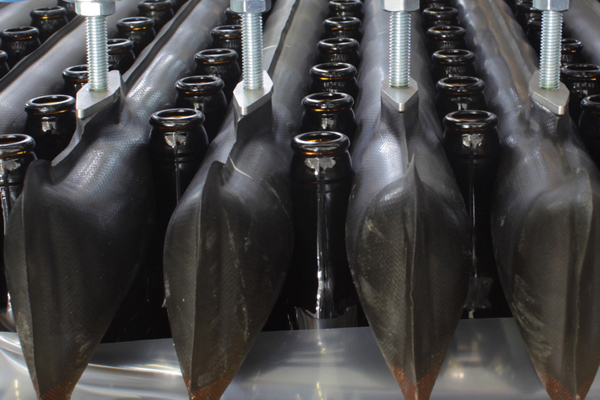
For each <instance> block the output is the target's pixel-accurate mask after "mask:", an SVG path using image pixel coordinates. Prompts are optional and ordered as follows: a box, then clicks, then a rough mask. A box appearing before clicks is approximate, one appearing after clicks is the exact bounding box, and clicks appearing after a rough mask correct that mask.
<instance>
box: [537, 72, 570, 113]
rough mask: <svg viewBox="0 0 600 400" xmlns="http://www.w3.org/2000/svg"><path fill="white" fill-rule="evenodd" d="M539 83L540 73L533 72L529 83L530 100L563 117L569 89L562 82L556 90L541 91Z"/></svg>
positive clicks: (565, 111) (567, 102) (567, 103)
mask: <svg viewBox="0 0 600 400" xmlns="http://www.w3.org/2000/svg"><path fill="white" fill-rule="evenodd" d="M539 81H540V72H539V71H535V72H534V73H533V76H532V77H531V80H530V81H529V96H530V97H531V99H532V100H533V101H535V102H536V103H538V104H540V105H542V106H544V107H546V108H547V109H549V110H550V111H552V112H553V113H554V114H556V115H565V114H566V113H567V106H568V105H569V96H570V93H569V89H567V87H566V86H565V84H564V83H562V82H561V83H560V85H559V88H558V90H546V89H541V88H540V85H539Z"/></svg>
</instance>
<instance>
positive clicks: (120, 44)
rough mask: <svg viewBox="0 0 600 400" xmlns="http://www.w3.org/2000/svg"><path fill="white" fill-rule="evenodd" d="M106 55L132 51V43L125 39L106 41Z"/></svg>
mask: <svg viewBox="0 0 600 400" xmlns="http://www.w3.org/2000/svg"><path fill="white" fill-rule="evenodd" d="M106 44H107V46H108V54H114V53H120V52H122V51H130V50H133V41H132V40H130V39H125V38H114V39H108V41H107V42H106Z"/></svg>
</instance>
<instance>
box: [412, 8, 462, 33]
mask: <svg viewBox="0 0 600 400" xmlns="http://www.w3.org/2000/svg"><path fill="white" fill-rule="evenodd" d="M421 22H422V23H423V28H425V29H429V28H431V27H433V26H438V25H445V26H448V25H450V26H458V25H459V24H458V10H457V9H456V8H454V7H449V6H438V7H429V8H426V9H424V10H423V12H422V18H421Z"/></svg>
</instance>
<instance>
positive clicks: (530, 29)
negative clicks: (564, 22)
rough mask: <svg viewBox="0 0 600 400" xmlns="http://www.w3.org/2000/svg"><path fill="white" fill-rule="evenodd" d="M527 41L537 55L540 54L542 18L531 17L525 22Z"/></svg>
mask: <svg viewBox="0 0 600 400" xmlns="http://www.w3.org/2000/svg"><path fill="white" fill-rule="evenodd" d="M526 32H527V40H529V43H530V44H531V46H532V47H533V48H534V49H535V51H536V52H537V53H539V52H540V46H541V43H542V17H539V16H538V17H533V18H529V20H527V31H526Z"/></svg>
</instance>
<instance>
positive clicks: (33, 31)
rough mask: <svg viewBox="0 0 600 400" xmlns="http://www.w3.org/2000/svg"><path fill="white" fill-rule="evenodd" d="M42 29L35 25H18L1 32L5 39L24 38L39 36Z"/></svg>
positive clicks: (0, 34)
mask: <svg viewBox="0 0 600 400" xmlns="http://www.w3.org/2000/svg"><path fill="white" fill-rule="evenodd" d="M39 34H40V31H39V29H38V28H36V27H35V26H17V27H14V28H6V29H4V30H3V31H2V32H0V36H1V37H2V38H4V39H11V40H23V39H32V38H35V37H38V36H39Z"/></svg>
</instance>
